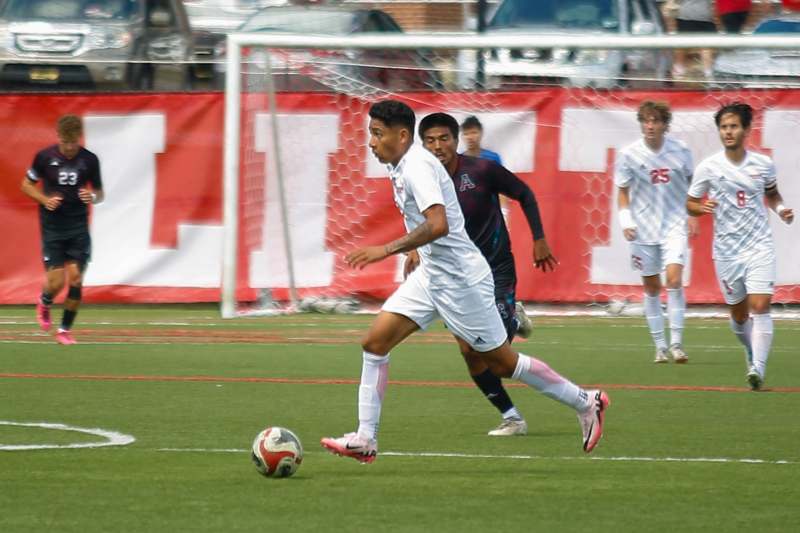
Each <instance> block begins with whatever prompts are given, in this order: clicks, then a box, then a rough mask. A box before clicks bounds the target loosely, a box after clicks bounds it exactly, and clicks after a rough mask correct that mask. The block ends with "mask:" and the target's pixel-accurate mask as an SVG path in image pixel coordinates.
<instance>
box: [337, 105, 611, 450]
mask: <svg viewBox="0 0 800 533" xmlns="http://www.w3.org/2000/svg"><path fill="white" fill-rule="evenodd" d="M369 117H370V121H369V147H370V150H371V151H372V153H373V154H374V155H375V157H376V158H377V159H378V161H380V162H381V163H384V164H386V165H387V169H388V171H389V178H390V180H391V183H392V193H393V196H394V201H395V205H396V206H397V208H398V209H399V210H400V213H401V214H402V216H403V220H404V222H405V227H406V231H407V232H408V233H406V234H405V235H404V236H402V237H400V238H399V239H396V240H394V241H392V242H388V243H384V244H378V245H371V246H365V247H363V248H359V249H357V250H353V251H352V252H350V253H348V254H347V256H346V257H345V261H346V262H347V263H348V264H349V265H350V266H351V267H352V268H358V269H361V268H364V267H366V266H367V265H369V264H371V263H375V262H377V261H382V260H384V259H386V258H388V257H389V256H392V255H395V254H398V253H407V252H410V251H411V250H417V251H418V253H419V257H420V264H419V268H416V269H414V271H413V272H411V273H410V274H409V276H408V277H407V278H406V279H405V280H404V281H403V283H401V284H400V286H399V287H398V288H397V290H395V292H394V293H393V294H392V295H391V296H390V297H389V299H387V300H386V302H384V304H383V306H382V307H381V310H380V312H379V313H378V315H377V316H376V317H375V319H374V320H373V321H372V325H371V326H370V329H369V331H368V332H367V333H366V334H365V335H364V338H363V339H362V341H361V348H362V350H363V352H362V365H361V381H360V384H359V387H358V429H357V430H356V431H354V432H352V433H345V434H344V435H343V436H341V437H326V438H323V439H322V440H321V444H322V446H324V447H325V448H326V449H328V450H329V451H330V452H332V453H335V454H336V455H341V456H344V457H351V458H353V459H356V460H357V461H359V462H362V463H371V462H372V461H374V460H375V457H376V456H377V455H378V426H379V424H380V417H381V410H382V407H383V399H384V394H385V392H386V386H387V385H388V382H389V354H390V352H391V350H392V349H393V348H394V347H395V346H397V345H398V344H400V343H401V342H403V340H405V339H406V338H407V337H408V336H409V335H411V334H412V333H414V332H415V331H418V330H420V329H425V328H427V327H428V326H429V325H430V324H431V323H432V322H433V321H434V320H435V319H436V318H438V317H441V318H442V320H443V321H444V323H445V325H447V327H448V329H449V330H450V332H451V333H452V334H453V337H454V338H455V340H456V342H457V343H458V345H459V347H460V348H461V350H462V353H463V352H464V351H466V350H469V348H470V347H471V348H472V349H474V350H476V351H477V352H479V353H480V354H481V357H483V358H484V360H485V361H486V364H487V365H488V366H489V369H490V370H491V371H492V373H494V374H495V375H496V376H502V377H510V378H514V379H516V380H518V381H520V382H522V383H525V384H526V385H528V386H530V387H532V388H534V389H536V390H538V391H539V392H541V393H542V394H544V395H545V396H547V397H549V398H552V399H554V400H557V401H559V402H561V403H563V404H565V405H568V406H569V407H571V408H572V409H574V410H575V412H576V414H577V415H578V421H579V422H580V426H581V433H582V436H583V450H584V451H585V452H587V453H589V452H591V451H592V450H593V449H594V447H595V446H596V445H597V443H598V441H599V440H600V437H601V436H602V434H603V425H604V418H605V411H606V409H607V408H608V405H609V399H608V395H607V394H606V393H605V392H603V391H600V390H584V389H582V388H581V387H579V386H577V385H576V384H575V383H573V382H571V381H569V380H568V379H566V378H565V377H564V376H561V375H560V374H558V373H557V372H555V371H554V370H553V369H552V368H550V367H549V366H548V365H547V364H546V363H544V362H543V361H540V360H539V359H536V358H535V357H530V356H527V355H525V354H521V353H518V352H516V351H514V350H513V349H512V348H511V345H509V344H508V339H507V333H506V331H505V326H504V325H503V321H502V320H501V318H500V313H499V312H498V311H497V306H496V305H495V302H494V280H493V279H492V271H491V269H490V268H489V263H487V261H486V258H485V257H483V255H482V254H481V252H480V250H478V248H477V246H475V243H473V242H472V240H470V238H469V235H467V232H466V229H465V228H464V215H463V214H462V213H461V208H460V207H459V205H458V199H457V197H456V191H455V187H454V186H453V180H452V179H451V178H450V176H448V174H447V171H446V170H445V168H444V167H443V166H442V164H441V163H440V162H439V160H437V159H436V157H434V156H433V154H431V153H430V152H428V151H427V150H425V149H424V148H422V147H420V146H417V145H415V144H414V126H415V122H416V117H415V116H414V111H413V110H412V109H411V108H410V107H408V106H407V105H406V104H404V103H402V102H399V101H396V100H383V101H381V102H378V103H375V104H373V105H372V107H370V110H369ZM424 437H425V436H424V435H421V438H422V440H423V441H424Z"/></svg>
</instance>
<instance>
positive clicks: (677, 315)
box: [667, 287, 686, 344]
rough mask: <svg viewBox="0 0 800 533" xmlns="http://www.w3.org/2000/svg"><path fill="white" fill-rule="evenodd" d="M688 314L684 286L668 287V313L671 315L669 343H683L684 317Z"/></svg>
mask: <svg viewBox="0 0 800 533" xmlns="http://www.w3.org/2000/svg"><path fill="white" fill-rule="evenodd" d="M685 314H686V298H685V296H684V293H683V287H681V288H679V289H667V315H669V343H670V344H683V317H684V315H685Z"/></svg>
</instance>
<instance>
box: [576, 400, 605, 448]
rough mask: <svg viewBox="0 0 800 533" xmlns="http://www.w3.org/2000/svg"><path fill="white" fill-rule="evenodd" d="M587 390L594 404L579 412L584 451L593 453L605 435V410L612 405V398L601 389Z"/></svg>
mask: <svg viewBox="0 0 800 533" xmlns="http://www.w3.org/2000/svg"><path fill="white" fill-rule="evenodd" d="M586 392H588V393H589V397H590V398H592V406H591V407H590V408H589V409H587V410H586V411H584V412H583V413H578V422H580V423H581V431H582V432H583V451H585V452H586V453H591V452H592V450H594V447H595V446H597V443H598V442H600V437H602V436H603V421H604V418H605V411H606V409H608V406H609V405H611V400H609V399H608V395H607V394H606V393H605V392H604V391H601V390H590V391H586Z"/></svg>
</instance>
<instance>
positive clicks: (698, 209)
mask: <svg viewBox="0 0 800 533" xmlns="http://www.w3.org/2000/svg"><path fill="white" fill-rule="evenodd" d="M717 205H718V202H717V201H716V200H711V199H710V198H706V199H703V198H695V197H694V196H688V197H687V198H686V211H687V212H688V213H689V214H690V215H692V216H693V217H699V216H703V215H710V214H712V213H713V212H714V209H716V207H717Z"/></svg>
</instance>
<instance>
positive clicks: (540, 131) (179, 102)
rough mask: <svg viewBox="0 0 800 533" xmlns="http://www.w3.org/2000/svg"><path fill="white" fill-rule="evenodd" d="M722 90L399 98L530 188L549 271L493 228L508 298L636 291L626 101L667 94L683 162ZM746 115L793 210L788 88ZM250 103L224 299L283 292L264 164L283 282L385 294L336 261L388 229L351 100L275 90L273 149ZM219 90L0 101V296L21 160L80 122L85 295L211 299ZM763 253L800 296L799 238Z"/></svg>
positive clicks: (699, 280)
mask: <svg viewBox="0 0 800 533" xmlns="http://www.w3.org/2000/svg"><path fill="white" fill-rule="evenodd" d="M737 96H738V95H737V94H735V93H725V92H718V93H715V92H663V93H661V92H659V93H653V92H647V93H643V92H634V91H620V92H607V91H606V92H595V91H580V90H568V89H547V90H541V91H536V92H525V93H503V94H491V95H489V94H486V95H474V94H416V95H407V96H406V97H405V98H407V101H408V103H409V104H410V105H412V107H414V109H415V111H416V112H417V113H418V117H421V116H423V115H424V114H426V113H428V112H433V111H442V110H445V111H447V110H454V111H453V114H454V115H456V117H457V118H459V119H461V118H463V117H465V116H466V115H467V114H475V115H477V116H478V117H479V118H480V119H481V121H482V122H483V124H484V128H485V136H484V139H485V142H484V144H485V147H487V148H489V149H492V150H494V151H496V152H498V153H499V154H500V155H501V156H502V158H503V161H504V164H505V165H506V166H507V167H508V168H509V169H511V170H512V171H514V172H515V173H516V174H517V175H518V176H520V177H521V178H522V179H523V180H524V181H526V182H527V183H528V184H530V186H531V187H532V188H533V190H534V192H535V194H536V197H537V200H538V202H539V206H540V209H541V211H542V215H543V222H544V226H545V231H546V234H547V239H548V241H549V243H550V246H551V248H552V249H553V251H554V253H555V255H556V256H557V257H558V259H559V261H560V265H559V268H558V269H557V270H556V271H555V272H552V273H546V274H543V273H541V272H538V271H536V270H535V269H534V268H533V267H532V261H531V256H532V243H531V236H530V233H529V230H528V228H527V224H526V221H525V219H524V216H523V215H522V212H521V210H519V208H518V207H517V206H514V205H512V207H511V210H510V213H509V218H508V222H509V226H510V230H511V233H512V241H513V246H514V253H515V256H516V260H517V266H518V269H517V270H518V278H519V284H518V290H517V296H518V298H519V299H521V300H525V301H531V300H533V301H548V302H588V301H606V300H608V299H609V298H630V299H639V298H640V295H641V288H640V283H639V280H638V278H637V276H636V273H635V272H633V271H632V270H631V268H630V265H629V263H630V257H629V252H628V244H627V242H625V241H624V239H623V237H622V232H621V230H620V229H619V227H618V225H617V221H616V206H615V201H614V200H615V191H614V187H613V182H612V169H613V164H614V158H615V154H616V152H617V151H618V150H619V149H620V148H621V147H623V146H625V145H626V144H628V143H630V142H633V141H634V140H636V139H637V138H639V136H640V133H639V130H638V124H637V122H636V117H635V109H636V107H637V106H638V104H639V102H640V101H641V100H642V99H645V98H655V99H660V100H667V101H669V103H670V104H671V106H672V109H673V113H674V117H673V122H672V125H671V131H670V133H671V134H672V135H674V136H676V137H677V138H680V139H682V140H684V141H686V142H687V144H688V145H689V146H690V148H691V150H692V153H693V156H694V158H695V163H697V162H699V161H700V160H701V159H703V158H704V157H707V156H708V155H711V154H713V153H714V152H716V151H718V150H719V149H720V143H719V139H718V136H717V132H716V128H715V125H714V122H713V113H714V111H716V109H717V108H718V107H719V105H720V104H721V103H723V102H724V103H727V102H730V101H732V100H734V99H735V98H736V97H737ZM744 96H746V98H747V101H748V102H749V103H750V104H751V105H753V106H754V108H755V109H756V121H755V123H754V125H753V132H752V135H751V139H750V147H751V148H752V149H755V150H758V151H762V152H765V153H768V154H770V155H771V156H772V157H773V159H774V160H775V163H776V166H777V169H778V183H779V186H780V189H781V192H782V194H783V196H784V200H785V201H784V203H785V204H786V205H787V206H793V207H795V208H798V207H800V181H799V180H797V179H796V174H797V173H798V171H799V170H800V153H799V152H798V151H797V149H796V131H797V128H796V126H797V124H798V123H800V92H798V91H789V90H785V91H784V90H775V91H748V92H747V93H746V95H744ZM260 100H263V98H260V97H258V96H252V97H251V99H250V100H248V99H245V102H244V108H245V111H244V112H243V115H242V119H243V120H242V165H241V174H242V176H241V180H240V183H241V190H240V196H241V204H240V205H241V208H240V239H239V245H240V246H239V267H240V268H239V287H240V290H239V295H240V297H242V298H247V297H250V296H253V295H254V294H255V292H256V291H255V289H258V288H261V287H271V288H281V287H285V286H286V284H287V283H286V282H287V279H288V277H287V272H286V268H285V264H286V256H285V253H284V252H283V236H282V235H283V232H282V222H281V221H280V212H279V211H280V210H279V204H278V203H277V195H276V191H277V188H276V184H275V182H276V180H275V179H274V175H273V174H274V171H273V170H271V169H273V168H274V164H275V162H276V161H277V160H278V159H279V160H280V162H281V168H282V169H283V174H284V176H285V179H286V184H287V198H288V213H289V228H290V229H289V234H290V236H291V238H292V248H293V252H292V253H293V257H294V265H295V273H294V274H295V278H296V283H297V285H298V287H300V288H301V290H306V291H324V292H326V293H331V292H333V293H350V292H359V293H361V294H364V295H367V296H372V297H375V298H382V297H385V296H386V295H387V294H389V293H390V292H391V291H392V290H393V288H394V287H395V286H396V284H397V280H398V264H397V262H396V261H386V262H384V263H382V264H378V265H371V266H370V267H368V268H366V269H365V270H363V271H359V272H355V271H352V270H349V269H347V268H346V266H345V265H344V264H343V262H342V256H343V254H344V253H346V251H347V250H349V249H351V248H352V247H353V246H357V245H361V244H370V243H372V244H374V243H380V242H384V241H386V240H388V239H390V238H392V237H394V236H396V235H399V234H401V232H402V231H403V226H402V220H401V217H400V215H399V213H398V212H397V210H396V208H395V207H394V205H393V202H392V198H391V188H390V185H389V183H388V180H387V179H385V177H386V170H385V169H384V168H382V166H381V165H380V164H379V163H378V162H377V161H375V160H374V158H373V157H372V155H371V154H370V153H369V152H368V150H367V148H366V144H367V134H366V124H367V120H368V117H367V115H366V105H365V104H364V103H363V102H359V101H356V100H351V99H349V98H348V97H346V96H341V95H338V96H335V97H334V96H331V95H322V94H285V95H279V99H278V107H279V115H278V124H279V132H280V133H279V136H278V137H279V141H280V142H279V143H278V146H279V148H278V149H279V155H280V158H277V157H276V154H275V153H274V149H275V144H273V143H272V142H271V141H272V139H271V135H272V133H271V131H272V130H271V127H270V121H269V115H268V114H266V113H265V112H264V110H263V105H262V104H263V102H260ZM223 108H224V99H223V95H222V94H218V93H214V94H211V93H209V94H158V95H94V94H93V95H52V96H51V95H4V96H0V110H2V111H0V113H1V116H2V119H1V120H0V130H2V134H3V136H4V137H3V138H5V139H6V140H7V142H6V150H4V151H3V152H2V153H0V169H1V170H2V175H3V178H2V181H1V182H0V217H2V221H3V226H4V228H5V229H6V232H5V233H6V237H5V242H4V246H3V248H2V251H0V280H2V283H0V303H32V302H33V301H34V300H35V298H36V295H37V294H38V293H39V290H40V285H41V283H42V280H43V277H44V271H43V267H42V263H41V250H40V246H41V244H40V237H39V223H38V214H37V207H36V205H35V204H34V203H33V202H32V201H31V200H30V199H28V198H27V197H26V196H24V195H23V194H22V193H21V192H20V184H21V182H22V179H23V177H24V175H25V171H26V170H27V168H28V167H29V166H30V164H31V162H32V159H33V156H34V154H35V153H36V152H37V151H38V150H40V149H41V148H43V147H45V146H48V145H50V144H53V143H55V141H56V139H55V131H54V125H55V121H56V119H57V117H58V116H60V115H61V114H64V113H75V114H78V115H80V116H82V117H83V118H84V126H85V142H84V144H85V146H86V147H87V148H88V149H90V150H92V151H93V152H95V153H97V154H98V156H99V157H100V160H101V169H102V174H103V181H104V189H105V192H106V197H107V200H106V201H105V202H103V203H102V204H100V205H97V206H95V207H94V209H93V215H92V227H91V231H92V239H93V259H92V263H91V264H90V266H89V269H88V271H87V275H86V279H85V284H84V285H85V287H86V288H85V290H84V295H85V299H86V300H88V301H95V302H191V301H216V300H218V299H219V295H220V291H219V286H220V279H221V271H222V267H221V265H222V240H223V228H222V202H223V198H222V190H223V189H222V153H223V129H224V127H223V123H224V120H223ZM771 223H772V228H773V232H774V235H775V241H776V249H777V255H778V280H777V289H776V296H775V301H779V302H800V247H798V246H797V245H796V244H797V242H798V231H800V230H799V229H798V228H800V225H798V224H795V225H793V226H786V225H784V224H782V223H780V222H779V221H778V220H777V217H773V218H772V219H771ZM701 230H702V231H701V235H700V236H699V237H698V238H697V239H695V240H693V241H692V242H691V259H690V265H689V267H688V269H687V298H688V300H689V301H690V302H692V303H698V302H721V301H722V299H721V296H720V293H719V289H718V287H717V283H716V279H715V275H714V269H713V264H712V261H711V258H710V249H711V237H712V227H711V220H703V223H702V225H701Z"/></svg>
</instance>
